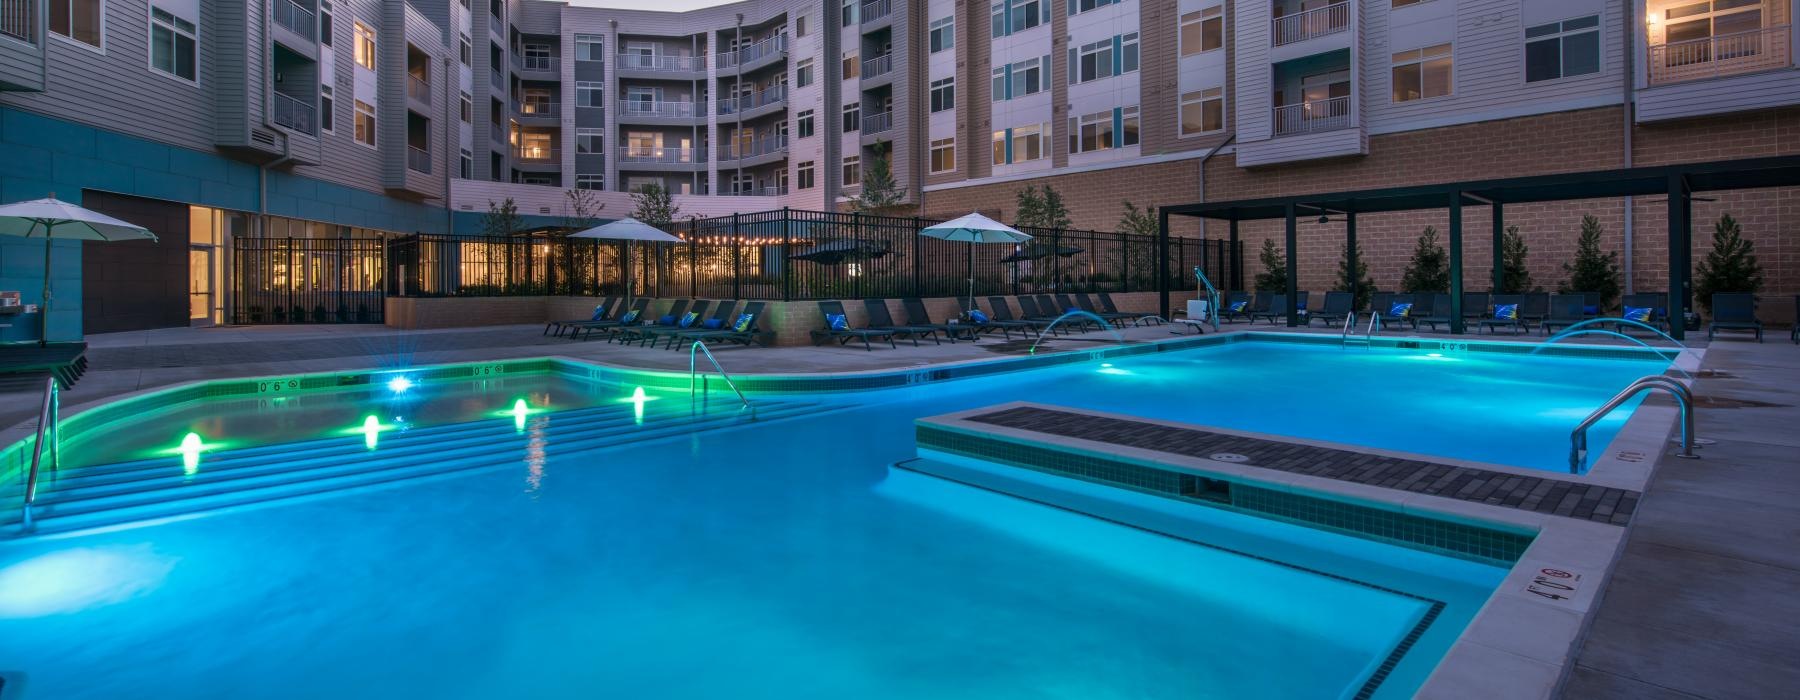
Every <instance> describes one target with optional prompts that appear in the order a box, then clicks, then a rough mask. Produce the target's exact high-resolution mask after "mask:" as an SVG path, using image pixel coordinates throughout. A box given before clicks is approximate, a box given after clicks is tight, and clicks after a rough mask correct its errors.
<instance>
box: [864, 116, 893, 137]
mask: <svg viewBox="0 0 1800 700" xmlns="http://www.w3.org/2000/svg"><path fill="white" fill-rule="evenodd" d="M893 128H894V113H893V112H877V113H875V114H868V115H864V116H863V118H862V134H863V135H864V136H871V135H874V134H879V133H882V132H884V131H888V130H891V129H893Z"/></svg>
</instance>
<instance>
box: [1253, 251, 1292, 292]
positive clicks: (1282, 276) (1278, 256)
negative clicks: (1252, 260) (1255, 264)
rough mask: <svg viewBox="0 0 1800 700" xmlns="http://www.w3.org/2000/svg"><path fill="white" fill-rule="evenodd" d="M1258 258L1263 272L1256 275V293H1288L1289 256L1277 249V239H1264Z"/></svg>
mask: <svg viewBox="0 0 1800 700" xmlns="http://www.w3.org/2000/svg"><path fill="white" fill-rule="evenodd" d="M1257 258H1258V259H1260V260H1262V266H1263V271H1262V272H1258V273H1256V291H1259V292H1285V291H1287V256H1286V255H1284V254H1283V252H1282V250H1281V249H1280V248H1276V247H1275V239H1273V238H1264V239H1263V244H1262V252H1261V253H1258V254H1257Z"/></svg>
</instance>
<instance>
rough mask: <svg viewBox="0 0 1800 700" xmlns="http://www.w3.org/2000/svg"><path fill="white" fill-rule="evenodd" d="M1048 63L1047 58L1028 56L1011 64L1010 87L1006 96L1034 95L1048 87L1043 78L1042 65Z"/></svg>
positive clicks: (1046, 81) (1047, 81) (1048, 82)
mask: <svg viewBox="0 0 1800 700" xmlns="http://www.w3.org/2000/svg"><path fill="white" fill-rule="evenodd" d="M1049 64H1050V59H1048V58H1028V59H1025V60H1023V61H1020V62H1018V63H1014V64H1012V88H1011V91H1010V92H1009V93H1008V98H1009V99H1010V98H1013V97H1024V96H1025V95H1035V94H1037V93H1039V92H1043V91H1044V90H1045V89H1047V88H1049V87H1050V81H1049V80H1046V79H1045V76H1044V67H1045V66H1047V65H1049Z"/></svg>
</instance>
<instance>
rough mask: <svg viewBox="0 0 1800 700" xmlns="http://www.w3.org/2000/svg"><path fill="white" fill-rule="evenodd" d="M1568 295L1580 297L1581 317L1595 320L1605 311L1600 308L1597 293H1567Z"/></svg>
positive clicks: (1598, 294)
mask: <svg viewBox="0 0 1800 700" xmlns="http://www.w3.org/2000/svg"><path fill="white" fill-rule="evenodd" d="M1569 293H1570V294H1574V295H1576V296H1579V297H1581V315H1583V316H1586V317H1588V318H1597V317H1599V316H1600V313H1601V312H1603V311H1605V309H1602V308H1600V293H1599V292H1569Z"/></svg>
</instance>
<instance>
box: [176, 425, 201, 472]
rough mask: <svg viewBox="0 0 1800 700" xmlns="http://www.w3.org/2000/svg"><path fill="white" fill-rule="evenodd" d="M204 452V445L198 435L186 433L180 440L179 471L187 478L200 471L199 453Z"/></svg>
mask: <svg viewBox="0 0 1800 700" xmlns="http://www.w3.org/2000/svg"><path fill="white" fill-rule="evenodd" d="M205 450H206V443H205V442H204V441H202V440H201V439H200V434H199V433H188V434H187V436H186V437H183V438H181V448H180V451H181V469H182V471H183V472H186V473H187V475H188V476H193V475H194V472H197V471H199V470H200V453H201V452H203V451H205Z"/></svg>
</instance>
